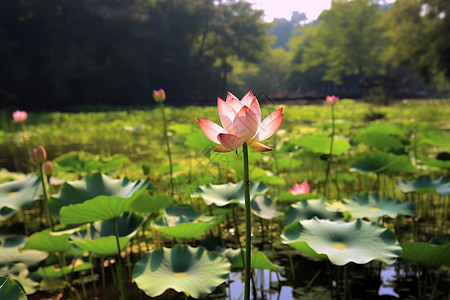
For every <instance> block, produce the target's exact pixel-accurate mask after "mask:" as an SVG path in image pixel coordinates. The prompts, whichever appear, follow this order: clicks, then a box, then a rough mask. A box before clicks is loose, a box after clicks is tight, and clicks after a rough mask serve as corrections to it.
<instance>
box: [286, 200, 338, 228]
mask: <svg viewBox="0 0 450 300" xmlns="http://www.w3.org/2000/svg"><path fill="white" fill-rule="evenodd" d="M284 216H285V220H286V225H288V224H291V223H293V222H295V221H300V220H309V219H312V218H314V217H317V218H319V219H330V220H338V219H342V217H343V216H342V214H341V213H340V212H338V211H337V209H334V210H331V207H330V205H327V202H326V201H325V199H316V200H305V201H300V202H297V203H295V204H292V205H291V206H290V207H289V208H288V209H286V212H285V215H284Z"/></svg>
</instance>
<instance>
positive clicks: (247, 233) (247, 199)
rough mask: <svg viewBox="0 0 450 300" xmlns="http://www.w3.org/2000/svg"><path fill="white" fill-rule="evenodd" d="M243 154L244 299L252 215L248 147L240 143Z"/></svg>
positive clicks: (249, 266) (247, 288)
mask: <svg viewBox="0 0 450 300" xmlns="http://www.w3.org/2000/svg"><path fill="white" fill-rule="evenodd" d="M242 150H243V156H244V196H245V290H244V300H249V299H250V276H251V270H252V264H251V263H252V261H251V260H252V219H251V218H252V215H251V211H250V180H249V177H248V148H247V143H244V144H243V145H242Z"/></svg>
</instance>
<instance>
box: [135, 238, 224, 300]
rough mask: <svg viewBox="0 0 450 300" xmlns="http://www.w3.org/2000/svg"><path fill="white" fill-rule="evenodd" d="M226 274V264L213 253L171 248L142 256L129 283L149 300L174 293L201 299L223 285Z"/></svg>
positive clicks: (177, 247)
mask: <svg viewBox="0 0 450 300" xmlns="http://www.w3.org/2000/svg"><path fill="white" fill-rule="evenodd" d="M229 272H230V262H229V261H228V260H227V259H226V258H225V257H222V256H221V255H219V254H217V253H216V252H211V251H207V250H206V249H205V248H203V247H198V248H193V247H190V246H187V245H175V246H174V247H173V248H172V249H169V248H160V249H157V250H155V251H153V252H150V253H146V254H144V255H143V256H142V258H141V259H140V260H139V261H138V262H137V263H136V265H135V266H134V268H133V281H134V282H136V284H137V286H138V287H139V288H140V289H141V290H142V291H144V293H146V294H147V295H148V296H150V297H156V296H159V295H161V294H162V293H164V291H166V290H167V289H174V290H175V291H177V292H183V293H184V294H186V295H188V296H191V297H193V298H203V297H205V296H206V295H208V294H210V293H212V292H213V291H214V290H215V289H216V287H217V286H219V285H220V284H222V283H223V282H225V281H226V279H227V278H228V274H229Z"/></svg>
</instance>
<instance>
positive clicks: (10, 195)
mask: <svg viewBox="0 0 450 300" xmlns="http://www.w3.org/2000/svg"><path fill="white" fill-rule="evenodd" d="M17 194H18V192H11V193H8V197H14V196H15V195H17Z"/></svg>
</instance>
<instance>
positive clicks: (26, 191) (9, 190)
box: [0, 175, 42, 222]
mask: <svg viewBox="0 0 450 300" xmlns="http://www.w3.org/2000/svg"><path fill="white" fill-rule="evenodd" d="M41 197H42V184H41V180H40V178H39V177H37V176H35V175H28V176H27V177H25V178H23V179H21V180H17V181H9V182H5V183H2V184H0V222H2V221H5V220H7V219H9V218H10V217H12V216H13V215H15V214H16V213H17V212H19V211H20V210H21V209H22V208H24V207H26V206H28V205H30V204H32V203H33V202H34V201H35V200H36V199H40V198H41Z"/></svg>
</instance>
